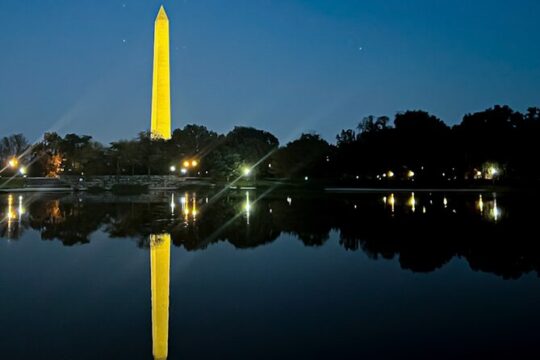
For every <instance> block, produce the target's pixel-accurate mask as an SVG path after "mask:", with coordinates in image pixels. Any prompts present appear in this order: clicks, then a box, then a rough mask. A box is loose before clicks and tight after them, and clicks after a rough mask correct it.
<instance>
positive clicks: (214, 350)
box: [0, 190, 540, 359]
mask: <svg viewBox="0 0 540 360" xmlns="http://www.w3.org/2000/svg"><path fill="white" fill-rule="evenodd" d="M538 200H540V197H538V196H537V195H529V194H525V193H517V192H516V193H498V194H494V193H476V192H463V193H459V192H454V193H452V192H450V193H445V192H433V193H430V192H418V191H416V192H394V193H392V192H384V193H383V192H381V193H377V192H372V193H362V194H330V193H317V194H298V193H294V192H285V191H283V190H280V191H274V192H264V191H256V190H247V191H229V192H212V191H208V190H203V191H201V190H198V191H186V192H175V193H171V192H156V193H150V194H145V195H140V196H133V197H130V196H122V197H116V196H113V195H110V194H102V195H92V194H84V193H81V194H43V193H41V194H38V193H36V194H34V193H21V194H18V193H14V194H1V195H0V290H1V296H0V324H1V326H0V352H1V355H2V358H9V359H35V358H54V359H105V358H116V359H124V358H125V359H152V358H154V359H165V358H169V359H201V358H211V359H215V358H233V359H260V358H262V359H276V358H277V359H281V358H285V359H298V358H310V359H311V358H354V359H357V358H363V359H375V358H398V357H401V358H420V359H422V358H425V359H428V358H429V359H433V358H437V359H440V358H443V359H444V358H456V357H459V358H468V357H491V358H498V357H511V358H520V357H523V356H525V355H526V354H535V353H536V350H537V346H536V344H537V340H538V338H539V337H540V311H539V310H538V305H539V304H540V279H538V274H539V270H540V242H539V241H538V239H537V238H538V235H537V232H538V230H537V228H538V227H537V226H536V221H537V218H538V216H539V211H538V210H537V208H538V206H537V202H538Z"/></svg>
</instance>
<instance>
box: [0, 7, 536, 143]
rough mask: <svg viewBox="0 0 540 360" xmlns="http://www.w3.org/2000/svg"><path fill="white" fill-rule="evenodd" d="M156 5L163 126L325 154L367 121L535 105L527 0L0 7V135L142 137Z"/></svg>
mask: <svg viewBox="0 0 540 360" xmlns="http://www.w3.org/2000/svg"><path fill="white" fill-rule="evenodd" d="M161 3H164V5H165V7H166V10H167V12H168V14H169V19H170V21H171V66H172V70H171V72H172V74H171V80H172V86H173V87H172V106H173V110H172V112H173V128H177V127H183V126H184V125H185V124H186V123H198V124H204V125H206V126H208V127H209V128H211V129H213V130H216V131H219V132H226V131H228V130H230V129H231V128H232V127H233V126H234V125H250V126H255V127H258V128H263V129H267V130H269V131H271V132H273V133H275V134H276V135H277V136H278V137H279V138H280V140H281V141H282V142H286V141H288V140H290V139H291V138H293V137H296V136H298V135H299V134H300V133H301V132H303V131H316V132H319V133H321V134H322V135H323V136H324V137H325V138H326V139H328V140H331V141H333V140H334V136H335V134H336V133H337V132H338V131H339V130H340V129H342V128H349V127H354V126H356V124H357V123H358V121H359V120H360V119H362V117H364V116H366V115H369V114H374V115H390V116H393V115H394V114H395V113H396V112H398V111H402V110H406V109H425V110H428V111H430V112H433V113H434V114H435V115H437V116H439V117H441V118H442V119H443V120H444V121H446V122H447V123H449V124H452V123H456V122H458V121H460V119H461V117H462V115H463V114H464V113H467V112H474V111H478V110H482V109H484V108H487V107H490V106H492V105H494V104H497V103H501V104H508V105H510V106H512V107H514V108H515V109H517V110H521V111H524V110H525V109H526V108H527V107H528V106H533V105H540V85H539V79H540V26H539V25H538V21H539V20H538V19H540V1H538V0H514V1H509V0H489V1H487V0H475V1H470V0H448V1H444V0H441V1H433V0H417V1H414V0H409V1H403V0H385V1H381V0H364V1H359V0H358V1H353V0H289V1H285V0H283V1H269V0H174V1H172V0H171V1H151V0H148V1H145V0H123V1H117V0H106V1H105V0H104V1H98V0H92V1H90V0H78V1H73V0H69V1H68V0H34V1H29V0H2V1H0V136H3V135H7V134H10V133H14V132H23V133H25V134H26V135H27V136H28V137H29V138H30V139H31V140H35V139H36V138H37V137H38V136H40V135H41V134H42V133H43V132H44V131H49V130H56V131H58V132H60V133H62V134H63V133H66V132H77V133H85V134H90V135H93V136H94V137H95V138H96V139H97V140H100V141H104V142H108V141H112V140H115V139H119V138H131V137H134V136H135V135H136V133H137V132H139V131H142V130H145V129H147V128H148V127H149V123H150V97H151V76H152V74H151V72H152V40H153V38H152V37H153V22H154V17H155V15H156V13H157V10H158V8H159V5H160V4H161Z"/></svg>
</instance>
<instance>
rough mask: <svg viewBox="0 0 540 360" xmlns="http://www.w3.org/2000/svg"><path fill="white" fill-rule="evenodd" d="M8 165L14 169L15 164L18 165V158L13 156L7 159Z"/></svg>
mask: <svg viewBox="0 0 540 360" xmlns="http://www.w3.org/2000/svg"><path fill="white" fill-rule="evenodd" d="M8 165H9V167H10V168H12V169H15V168H16V167H17V166H19V160H17V158H15V157H13V158H11V159H9V161H8Z"/></svg>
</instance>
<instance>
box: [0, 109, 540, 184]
mask: <svg viewBox="0 0 540 360" xmlns="http://www.w3.org/2000/svg"><path fill="white" fill-rule="evenodd" d="M539 135H540V108H536V107H533V108H529V109H528V110H527V111H526V112H525V113H521V112H518V111H515V110H513V109H511V108H510V107H509V106H499V105H497V106H494V107H492V108H489V109H486V110H484V111H480V112H477V113H472V114H467V115H465V116H464V117H463V119H462V121H461V122H460V123H459V124H457V125H454V126H452V127H450V126H448V125H447V124H446V123H444V122H443V121H442V120H441V119H439V118H438V117H436V116H434V115H432V114H429V113H428V112H426V111H421V110H413V111H405V112H400V113H398V114H396V115H395V117H394V119H393V121H391V119H390V118H389V117H387V116H380V117H375V116H368V117H366V118H364V119H362V121H360V122H359V124H358V125H357V126H356V127H355V128H351V129H344V130H342V131H341V132H340V133H339V134H338V135H337V136H336V143H335V144H330V143H328V142H327V141H325V140H324V139H323V138H321V136H320V135H318V134H315V133H305V134H302V135H301V136H300V137H299V138H297V139H295V140H293V141H291V142H289V143H287V144H285V145H282V146H280V144H279V141H278V139H277V137H276V136H274V135H273V134H271V133H270V132H268V131H264V130H259V129H255V128H251V127H235V128H234V129H233V130H231V131H230V132H228V133H227V134H218V133H217V132H214V131H212V130H209V129H207V128H206V127H205V126H201V125H195V124H191V125H186V126H185V127H184V128H182V129H176V130H174V131H173V133H172V138H171V139H170V140H161V139H157V140H156V139H152V138H151V135H150V134H149V133H148V132H141V133H139V134H138V136H137V137H136V138H134V139H131V140H120V141H116V142H112V143H110V144H109V145H108V146H105V145H103V144H101V143H99V142H97V141H94V140H93V139H92V137H91V136H88V135H77V134H67V135H65V136H63V137H62V136H60V135H59V134H57V133H46V134H44V136H43V139H42V140H41V141H40V142H38V143H37V144H34V145H30V144H28V142H27V141H26V139H25V138H24V136H22V135H21V134H16V135H11V136H6V137H4V138H2V139H1V140H0V159H1V160H2V163H3V166H2V168H3V172H4V173H3V174H1V175H8V174H10V172H11V175H12V174H15V173H16V172H17V170H20V169H21V168H22V166H25V171H24V172H25V174H28V175H31V176H59V175H83V176H84V175H105V174H111V175H112V174H116V175H142V174H152V175H156V174H158V175H159V174H170V173H171V172H173V173H180V172H182V174H183V175H187V176H203V177H211V178H216V179H231V178H235V177H239V176H242V175H247V174H250V176H254V177H255V176H256V177H257V178H287V179H292V180H294V179H297V180H308V179H334V180H340V181H344V182H354V181H364V182H370V181H374V182H389V181H396V182H397V181H412V182H418V183H422V182H426V183H439V182H444V183H446V182H462V181H472V180H475V179H476V180H490V181H491V180H498V181H503V180H507V181H534V180H537V179H538V178H539V177H540V169H539V167H538V166H536V164H535V162H534V160H535V159H536V147H537V146H536V140H537V139H538V137H539ZM13 158H16V159H17V160H18V164H20V165H19V166H9V165H10V159H13ZM11 165H13V164H11ZM246 169H247V170H246Z"/></svg>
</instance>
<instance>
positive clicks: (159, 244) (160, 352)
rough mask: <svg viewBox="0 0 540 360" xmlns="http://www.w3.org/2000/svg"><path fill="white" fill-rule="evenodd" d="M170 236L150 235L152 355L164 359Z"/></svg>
mask: <svg viewBox="0 0 540 360" xmlns="http://www.w3.org/2000/svg"><path fill="white" fill-rule="evenodd" d="M170 258H171V235H170V234H166V233H165V234H152V235H150V276H151V288H152V354H153V355H154V359H156V360H158V359H166V358H167V355H168V347H169V346H168V345H169V344H168V340H169V272H170Z"/></svg>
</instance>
